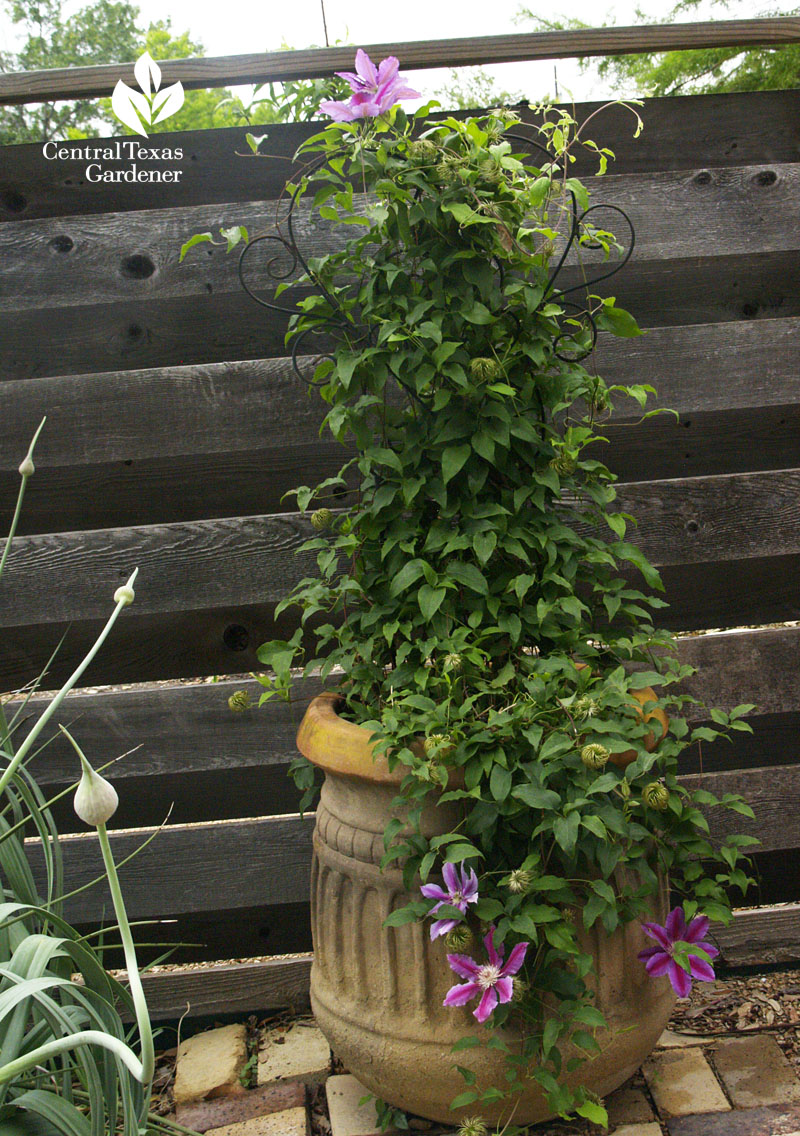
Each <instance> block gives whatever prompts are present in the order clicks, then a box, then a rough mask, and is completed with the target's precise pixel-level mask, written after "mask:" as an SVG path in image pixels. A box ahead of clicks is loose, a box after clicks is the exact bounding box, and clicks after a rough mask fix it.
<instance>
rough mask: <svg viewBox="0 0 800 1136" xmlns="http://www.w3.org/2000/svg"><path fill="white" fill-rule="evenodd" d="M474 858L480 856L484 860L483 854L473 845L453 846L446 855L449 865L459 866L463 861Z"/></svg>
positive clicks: (450, 846)
mask: <svg viewBox="0 0 800 1136" xmlns="http://www.w3.org/2000/svg"><path fill="white" fill-rule="evenodd" d="M472 856H479V857H480V858H481V860H482V859H483V853H482V852H479V851H478V849H477V848H476V847H475V846H474V845H473V844H451V845H449V847H448V849H447V851H446V852H445V854H444V857H443V858H444V861H445V863H447V864H458V863H460V862H461V861H462V860H469V859H470V858H471V857H472Z"/></svg>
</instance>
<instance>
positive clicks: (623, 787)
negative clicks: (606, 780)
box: [617, 777, 631, 801]
mask: <svg viewBox="0 0 800 1136" xmlns="http://www.w3.org/2000/svg"><path fill="white" fill-rule="evenodd" d="M617 789H618V791H619V795H620V796H621V797H622V799H623V801H629V800H630V799H631V783H630V781H626V780H625V778H624V777H623V779H622V780H621V781H620V783H619V785H617Z"/></svg>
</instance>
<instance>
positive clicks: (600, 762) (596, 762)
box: [581, 742, 610, 769]
mask: <svg viewBox="0 0 800 1136" xmlns="http://www.w3.org/2000/svg"><path fill="white" fill-rule="evenodd" d="M609 757H610V754H609V752H608V750H607V749H606V747H605V746H604V745H600V744H599V743H598V742H590V744H589V745H585V746H584V747H583V749H582V750H581V761H582V762H583V764H584V765H585V766H586V768H587V769H602V768H603V766H604V765H605V764H606V762H607V761H608V759H609Z"/></svg>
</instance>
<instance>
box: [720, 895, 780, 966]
mask: <svg viewBox="0 0 800 1136" xmlns="http://www.w3.org/2000/svg"><path fill="white" fill-rule="evenodd" d="M711 937H712V938H713V939H714V941H715V942H716V943H717V945H718V946H719V948H720V951H721V956H720V959H719V962H720V964H721V965H726V966H763V965H765V964H769V963H788V962H796V961H798V960H800V904H797V903H790V904H787V905H786V906H785V907H764V908H749V909H742V910H740V911H737V912H735V913H734V918H733V922H732V923H731V925H730V926H729V927H720V926H718V925H715V926H714V928H713V931H712V935H711Z"/></svg>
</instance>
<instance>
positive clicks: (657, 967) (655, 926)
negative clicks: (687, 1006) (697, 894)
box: [639, 907, 719, 998]
mask: <svg viewBox="0 0 800 1136" xmlns="http://www.w3.org/2000/svg"><path fill="white" fill-rule="evenodd" d="M708 924H709V920H708V917H707V916H705V915H697V916H695V918H694V919H692V921H691V923H689V925H688V927H687V925H686V916H685V915H684V912H683V908H682V907H674V908H673V909H672V911H670V913H669V915H668V916H667V921H666V924H665V925H664V926H663V927H662V926H661V925H660V924H659V923H642V928H643V930H644V932H645V934H646V935H649V936H650V938H651V939H655V941H656V943H657V944H658V946H655V947H648V949H647V950H645V951H639V959H640V960H641V961H642V962H643V963H644V965H645V969H646V970H647V973H648V974H650V975H652V976H653V977H654V978H659V977H660V976H661V975H664V974H666V975H667V977H668V978H669V980H670V982H671V983H672V989H673V990H674V991H675V993H676V994H677V995H678V997H679V998H687V997H688V996H689V991H690V990H691V989H692V979H693V978H696V979H698V980H699V981H700V982H713V981H714V969H713V967H712V966H711V963H710V962H709V961H708V960H709V959H713V958H716V956H717V955H718V954H719V951H718V950H717V948H716V947H715V946H714V944H713V943H709V942H706V941H705V939H704V938H703V936H704V935H705V933H706V931H707V930H708ZM692 948H695V950H694V951H692ZM697 952H699V953H697ZM704 956H707V958H706V957H704Z"/></svg>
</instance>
